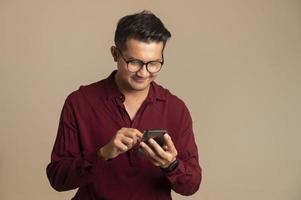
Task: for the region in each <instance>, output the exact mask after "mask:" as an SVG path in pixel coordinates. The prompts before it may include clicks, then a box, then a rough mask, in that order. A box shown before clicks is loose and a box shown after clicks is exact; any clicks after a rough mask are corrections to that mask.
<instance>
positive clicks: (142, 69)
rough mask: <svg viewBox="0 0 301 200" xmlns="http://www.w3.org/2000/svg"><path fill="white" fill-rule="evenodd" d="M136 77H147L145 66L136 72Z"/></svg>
mask: <svg viewBox="0 0 301 200" xmlns="http://www.w3.org/2000/svg"><path fill="white" fill-rule="evenodd" d="M137 75H138V76H140V77H147V76H148V75H149V72H148V71H147V69H146V65H145V64H144V65H143V66H142V67H141V68H140V70H139V71H138V72H137Z"/></svg>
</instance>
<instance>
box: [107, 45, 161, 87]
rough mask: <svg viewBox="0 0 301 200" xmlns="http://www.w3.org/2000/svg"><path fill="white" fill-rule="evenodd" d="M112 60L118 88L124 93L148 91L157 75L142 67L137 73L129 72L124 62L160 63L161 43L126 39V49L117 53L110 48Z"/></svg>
mask: <svg viewBox="0 0 301 200" xmlns="http://www.w3.org/2000/svg"><path fill="white" fill-rule="evenodd" d="M111 52H112V55H113V57H114V60H115V61H117V73H116V77H115V80H116V82H117V85H118V86H119V88H120V89H121V90H123V91H126V92H138V91H148V88H149V86H150V83H151V82H152V81H153V80H155V78H156V76H157V74H158V73H149V72H148V71H147V69H146V66H145V65H144V66H143V67H142V68H141V69H140V70H139V71H137V72H130V71H129V70H128V68H127V63H126V61H125V60H124V59H123V58H122V56H121V55H120V53H122V55H123V57H124V58H125V59H126V60H141V61H143V62H144V63H147V62H149V61H162V59H163V57H162V52H163V42H153V41H152V42H143V41H140V40H137V39H128V40H127V41H126V49H125V50H122V52H119V51H118V50H117V49H116V47H112V48H111Z"/></svg>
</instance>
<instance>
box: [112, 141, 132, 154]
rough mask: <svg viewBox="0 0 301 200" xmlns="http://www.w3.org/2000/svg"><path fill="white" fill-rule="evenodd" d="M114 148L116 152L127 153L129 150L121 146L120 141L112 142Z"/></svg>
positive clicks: (123, 145)
mask: <svg viewBox="0 0 301 200" xmlns="http://www.w3.org/2000/svg"><path fill="white" fill-rule="evenodd" d="M113 144H114V146H115V147H116V148H117V149H118V150H120V151H122V152H125V151H127V150H128V149H129V148H128V147H127V146H126V145H125V144H123V143H122V142H121V141H120V140H115V141H114V143H113Z"/></svg>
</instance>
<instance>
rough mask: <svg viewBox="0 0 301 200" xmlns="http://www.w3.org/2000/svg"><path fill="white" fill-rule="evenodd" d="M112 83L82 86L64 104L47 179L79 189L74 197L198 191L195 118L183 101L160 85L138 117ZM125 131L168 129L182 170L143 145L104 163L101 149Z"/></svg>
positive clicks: (156, 196) (139, 196)
mask: <svg viewBox="0 0 301 200" xmlns="http://www.w3.org/2000/svg"><path fill="white" fill-rule="evenodd" d="M115 73H116V71H114V72H113V73H112V74H111V75H110V76H109V77H108V78H107V79H104V80H101V81H99V82H96V83H93V84H91V85H88V86H81V87H80V88H79V90H77V91H75V92H73V93H71V94H70V95H69V96H68V97H67V99H66V101H65V104H64V107H63V110H62V113H61V118H60V123H59V128H58V133H57V137H56V141H55V144H54V147H53V151H52V155H51V163H50V164H49V165H48V166H47V176H48V178H49V181H50V184H51V185H52V187H53V188H54V189H56V190H58V191H64V190H71V189H75V188H79V189H78V191H77V193H76V195H75V197H74V198H73V199H76V200H77V199H79V200H85V199H87V200H88V199H89V200H92V199H118V200H120V199H137V200H138V199H139V200H141V199H144V200H153V199H171V194H170V192H171V189H173V190H174V191H175V192H177V193H179V194H182V195H191V194H193V193H194V192H196V191H197V190H198V188H199V185H200V182H201V168H200V165H199V162H198V151H197V146H196V143H195V139H194V135H193V130H192V120H191V117H190V114H189V111H188V109H187V108H186V106H185V104H184V103H183V101H181V100H180V99H179V98H178V97H176V96H174V95H172V94H171V93H170V92H169V91H168V90H167V89H164V88H163V87H161V86H159V85H158V84H156V83H155V82H152V83H151V86H150V90H149V93H148V96H147V98H146V100H145V101H144V103H143V104H142V106H141V107H140V108H139V110H138V112H137V114H136V116H135V118H134V119H133V120H131V119H130V117H129V115H128V114H127V112H126V109H125V107H124V105H123V101H124V96H123V95H122V93H121V92H120V91H119V90H118V87H117V85H116V83H115V81H114V76H115ZM122 127H128V128H129V127H131V128H136V129H138V130H140V131H141V132H143V131H144V130H146V129H166V130H167V131H168V134H169V135H170V136H171V138H172V140H173V142H174V144H175V147H176V149H177V151H178V160H179V165H178V167H177V168H176V169H175V170H174V171H172V172H171V173H165V172H164V171H163V170H161V169H160V168H158V167H155V166H154V165H153V164H152V163H151V162H150V161H148V160H147V159H146V158H145V157H142V158H141V156H139V154H138V153H137V152H138V147H137V146H138V145H137V146H136V147H134V148H133V149H131V150H129V151H127V152H126V153H123V154H121V155H119V156H118V157H116V158H114V159H112V160H110V161H104V160H102V159H100V158H99V157H98V156H97V153H96V152H97V150H98V149H99V148H101V147H102V146H104V145H105V144H107V143H108V142H109V141H110V140H111V138H112V137H113V136H114V135H115V134H116V132H117V131H118V130H119V129H120V128H122Z"/></svg>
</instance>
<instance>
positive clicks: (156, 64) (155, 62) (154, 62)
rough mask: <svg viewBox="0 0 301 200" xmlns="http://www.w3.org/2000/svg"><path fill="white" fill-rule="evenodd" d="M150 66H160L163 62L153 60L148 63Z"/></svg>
mask: <svg viewBox="0 0 301 200" xmlns="http://www.w3.org/2000/svg"><path fill="white" fill-rule="evenodd" d="M148 66H149V67H160V66H161V63H160V62H157V61H153V62H150V63H148Z"/></svg>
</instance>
